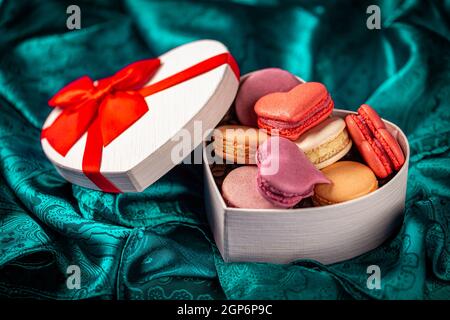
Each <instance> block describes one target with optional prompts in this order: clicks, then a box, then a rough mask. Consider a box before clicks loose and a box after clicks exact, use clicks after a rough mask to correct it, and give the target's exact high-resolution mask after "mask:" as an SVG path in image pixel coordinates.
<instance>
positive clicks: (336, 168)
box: [313, 161, 378, 206]
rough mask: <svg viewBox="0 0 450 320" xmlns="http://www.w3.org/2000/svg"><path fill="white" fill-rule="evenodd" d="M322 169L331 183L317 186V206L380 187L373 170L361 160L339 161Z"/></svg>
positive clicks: (339, 201)
mask: <svg viewBox="0 0 450 320" xmlns="http://www.w3.org/2000/svg"><path fill="white" fill-rule="evenodd" d="M321 171H322V173H323V174H324V175H325V176H326V177H327V179H329V180H330V181H331V183H330V184H320V185H317V186H316V187H315V189H314V196H313V202H314V205H316V206H325V205H330V204H336V203H341V202H345V201H349V200H353V199H356V198H359V197H362V196H364V195H366V194H369V193H371V192H372V191H375V190H376V189H377V188H378V181H377V178H376V177H375V174H374V173H373V171H372V170H371V169H370V168H369V167H368V166H366V165H364V164H362V163H359V162H353V161H339V162H336V163H333V164H332V165H330V166H328V167H326V168H324V169H322V170H321Z"/></svg>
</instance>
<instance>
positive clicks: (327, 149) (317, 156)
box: [305, 129, 351, 164]
mask: <svg viewBox="0 0 450 320" xmlns="http://www.w3.org/2000/svg"><path fill="white" fill-rule="evenodd" d="M349 143H351V140H350V138H349V136H348V133H347V130H345V129H344V130H342V132H341V133H339V134H338V135H337V136H336V137H335V138H334V139H332V140H330V141H328V142H325V143H323V144H321V145H320V146H318V147H316V148H314V149H311V150H309V151H306V152H305V154H306V156H307V157H308V159H309V160H310V161H311V162H312V163H314V164H319V163H321V162H324V161H326V160H328V159H330V158H332V157H333V156H334V155H336V154H338V153H339V152H341V151H342V150H344V149H345V148H346V147H347V146H348V144H349Z"/></svg>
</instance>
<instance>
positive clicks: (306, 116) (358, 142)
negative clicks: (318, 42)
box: [213, 68, 405, 209]
mask: <svg viewBox="0 0 450 320" xmlns="http://www.w3.org/2000/svg"><path fill="white" fill-rule="evenodd" d="M233 108H234V110H233V113H232V114H233V116H231V117H230V116H229V115H228V116H227V120H226V121H225V123H223V122H222V124H223V125H221V126H220V127H218V128H216V130H215V131H214V133H213V147H214V152H215V160H216V162H218V163H221V165H222V163H225V166H226V165H228V166H229V165H232V166H233V167H232V169H230V170H224V172H226V175H225V178H221V180H220V186H221V190H222V196H223V198H224V200H225V202H226V203H227V205H228V206H231V207H237V208H254V209H275V208H286V209H288V208H298V207H304V206H305V203H312V204H313V205H315V206H323V205H330V204H335V203H341V202H345V201H348V200H352V199H355V198H358V197H361V196H364V195H366V194H368V193H370V192H372V191H374V190H376V189H377V188H378V185H379V182H378V178H379V179H383V178H386V177H387V178H389V177H391V176H392V175H393V174H394V173H395V172H396V171H398V170H399V169H400V168H401V167H402V165H403V163H404V162H405V157H404V155H403V151H402V149H401V147H400V146H399V144H398V142H397V141H396V139H395V138H394V137H393V136H392V135H391V134H390V132H389V131H388V130H387V129H386V126H385V124H384V122H383V121H382V120H381V118H380V117H379V116H378V114H377V113H376V112H375V111H374V110H373V109H372V108H371V107H369V106H368V105H363V106H361V107H360V108H359V109H358V113H357V114H351V115H348V116H347V117H346V118H345V119H342V118H339V117H336V116H332V111H333V108H334V102H333V99H332V97H331V95H330V93H329V92H328V90H327V88H326V87H325V86H324V85H323V84H321V83H318V82H302V81H300V80H299V79H298V78H297V77H295V76H294V75H292V74H291V73H289V72H287V71H285V70H281V69H277V68H270V69H263V70H259V71H255V72H253V73H251V74H249V75H248V76H246V77H245V78H244V79H243V80H242V81H241V85H240V88H239V91H238V93H237V96H236V99H235V102H234V107H233ZM352 146H354V147H355V148H352ZM351 150H352V151H351ZM356 150H357V151H356ZM350 151H351V152H350ZM352 154H356V155H357V154H359V155H360V156H361V157H359V159H361V158H362V159H363V161H360V160H359V159H358V158H355V159H352ZM221 161H222V162H221ZM362 162H364V163H362ZM311 200H312V201H311Z"/></svg>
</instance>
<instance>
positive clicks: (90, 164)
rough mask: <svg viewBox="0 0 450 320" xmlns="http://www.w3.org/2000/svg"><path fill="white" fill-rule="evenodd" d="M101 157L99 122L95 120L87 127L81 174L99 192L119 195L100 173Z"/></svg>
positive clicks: (101, 141)
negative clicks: (98, 189)
mask: <svg viewBox="0 0 450 320" xmlns="http://www.w3.org/2000/svg"><path fill="white" fill-rule="evenodd" d="M102 155H103V139H102V134H101V128H100V121H99V120H98V119H96V120H95V121H94V122H93V123H92V125H91V126H90V127H89V129H88V132H87V138H86V147H85V150H84V155H83V164H82V168H83V173H84V174H85V176H86V177H87V178H88V179H89V180H91V181H92V182H93V183H94V184H95V185H96V186H97V187H98V188H100V190H102V191H105V192H111V193H121V191H120V190H119V188H117V187H116V186H115V185H114V184H113V183H112V182H111V181H109V180H108V179H106V178H105V177H104V176H103V175H102V174H101V172H100V167H101V164H102Z"/></svg>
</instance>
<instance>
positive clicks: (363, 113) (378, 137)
mask: <svg viewBox="0 0 450 320" xmlns="http://www.w3.org/2000/svg"><path fill="white" fill-rule="evenodd" d="M345 122H346V123H347V129H348V131H349V133H350V135H351V137H352V139H353V142H354V143H355V145H356V147H357V148H358V150H359V152H360V153H361V155H362V157H363V158H364V160H365V161H366V163H367V164H368V165H369V167H370V168H371V169H372V170H373V172H374V173H375V175H376V176H377V177H378V178H385V177H387V176H389V175H390V174H392V173H393V172H395V171H398V170H399V169H400V168H401V167H402V165H403V164H404V163H405V156H404V154H403V151H402V148H401V147H400V145H399V144H398V142H397V140H396V139H395V138H394V137H393V136H392V134H391V133H390V132H389V131H388V129H387V128H386V125H385V124H384V122H383V120H381V118H380V116H379V115H378V113H377V112H376V111H375V110H374V109H372V108H371V107H370V106H368V105H366V104H363V105H362V106H361V107H359V109H358V113H357V114H350V115H348V116H347V117H345Z"/></svg>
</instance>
